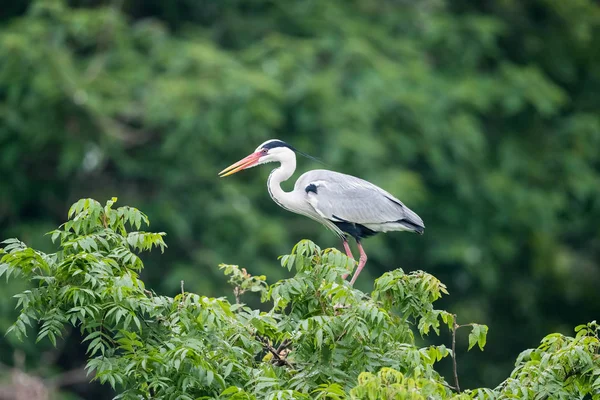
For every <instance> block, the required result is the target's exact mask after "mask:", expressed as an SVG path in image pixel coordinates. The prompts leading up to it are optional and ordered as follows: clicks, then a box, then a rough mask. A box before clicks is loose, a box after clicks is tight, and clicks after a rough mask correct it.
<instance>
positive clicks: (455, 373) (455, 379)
mask: <svg viewBox="0 0 600 400" xmlns="http://www.w3.org/2000/svg"><path fill="white" fill-rule="evenodd" d="M453 317H454V321H453V323H452V369H453V371H454V384H455V386H456V391H457V392H458V393H460V385H459V384H458V370H457V366H456V330H457V329H458V328H460V325H458V324H457V323H456V314H453Z"/></svg>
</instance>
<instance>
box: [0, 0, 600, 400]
mask: <svg viewBox="0 0 600 400" xmlns="http://www.w3.org/2000/svg"><path fill="white" fill-rule="evenodd" d="M4 3H6V4H5V5H3V7H2V13H0V60H2V62H0V177H1V178H0V237H2V238H4V237H19V238H20V239H22V240H23V241H25V242H27V244H28V245H29V246H31V247H33V248H36V249H41V250H44V251H48V252H51V251H53V250H51V247H50V245H49V241H47V240H45V239H44V237H43V235H42V234H43V233H45V232H47V231H49V230H51V229H53V228H54V227H55V226H57V225H58V224H59V223H60V222H62V221H63V219H64V211H65V209H67V208H68V206H69V205H70V204H71V203H73V202H74V201H75V200H77V199H79V198H81V197H94V198H99V199H104V198H110V196H111V195H112V194H113V193H119V195H120V198H121V200H125V201H126V203H127V204H132V205H136V206H137V207H138V208H140V209H142V210H144V211H145V212H147V213H148V215H152V223H153V227H155V230H158V231H166V232H168V233H169V238H170V240H169V246H170V247H169V251H167V252H165V254H164V255H160V253H159V252H154V253H153V254H152V255H150V256H147V257H146V258H145V260H144V265H145V267H146V268H145V269H144V273H145V276H144V281H145V282H146V283H147V284H148V285H149V286H150V285H151V286H152V287H153V288H154V289H155V290H157V291H158V292H160V293H169V294H173V293H176V291H178V290H179V286H180V282H179V281H180V279H181V278H183V279H185V281H186V288H187V290H190V291H194V292H199V293H205V294H208V295H210V296H219V295H221V294H222V293H224V292H225V290H226V289H225V284H226V283H225V281H226V279H223V276H222V275H221V274H220V271H219V270H216V269H215V268H214V266H215V265H218V264H219V263H221V262H223V261H225V260H226V258H228V257H229V256H230V255H232V254H235V260H229V262H230V263H235V264H240V265H243V266H245V267H246V268H248V270H252V271H253V272H254V273H256V272H257V271H256V269H257V268H260V270H259V271H260V273H259V274H265V275H266V276H268V277H269V279H270V280H271V282H270V283H272V282H274V281H277V280H279V279H281V278H283V277H286V276H287V274H288V272H287V271H286V270H285V269H283V268H279V266H278V265H277V263H274V262H273V260H274V259H275V257H277V256H278V255H280V254H284V253H286V252H287V251H288V250H289V249H290V248H291V247H292V246H293V244H294V243H296V242H298V241H299V240H300V239H301V238H308V237H310V238H311V239H313V240H314V241H315V242H316V243H319V244H321V245H322V246H323V247H331V246H335V245H337V242H336V241H337V239H336V238H335V237H334V236H331V234H330V233H329V232H327V231H326V230H325V229H322V228H321V227H319V226H318V225H316V224H315V223H314V221H311V220H308V219H305V218H303V217H299V216H295V215H292V214H290V213H287V212H285V211H282V210H280V209H279V208H278V206H277V205H276V204H274V203H272V202H270V201H269V200H268V195H267V194H266V190H265V180H266V175H267V174H268V171H267V169H268V168H267V167H265V168H264V169H261V170H254V171H252V172H251V173H247V174H244V175H241V176H240V177H239V179H234V180H229V181H227V182H223V181H218V180H216V178H215V176H216V173H217V172H218V171H219V170H220V169H222V168H223V167H225V166H226V165H228V164H229V163H230V161H231V160H233V159H238V158H240V157H241V156H243V155H245V154H247V153H248V152H249V151H250V150H252V149H254V148H255V147H256V145H257V144H258V143H261V142H263V141H264V140H266V139H269V138H273V137H278V138H281V139H283V140H285V141H287V142H289V143H291V144H293V145H294V146H295V147H297V148H299V149H301V150H302V151H305V152H307V153H309V154H311V155H314V156H316V157H318V158H320V159H322V160H323V161H325V162H326V163H327V164H328V166H329V167H328V168H331V169H333V170H337V171H340V172H344V173H349V174H353V175H356V176H359V177H361V178H364V179H367V180H369V181H371V182H373V183H375V184H378V185H380V186H382V187H383V188H385V189H386V190H388V191H389V192H391V193H393V194H394V195H396V196H397V197H398V198H400V199H401V200H402V201H404V202H406V203H407V204H408V205H409V206H410V207H411V208H413V209H414V210H415V211H417V212H418V213H419V215H421V216H422V217H423V219H424V221H425V222H426V225H427V228H428V231H427V234H426V236H424V237H421V238H417V237H413V236H411V235H404V234H389V235H378V236H376V237H374V238H372V239H370V240H369V243H368V246H369V248H368V249H367V251H368V252H369V266H368V268H366V269H365V270H364V271H363V272H362V274H363V275H364V277H365V279H362V280H359V282H357V285H358V287H359V288H361V289H363V290H367V289H369V290H370V287H369V286H368V285H369V283H367V282H372V281H373V280H374V278H375V277H379V276H381V275H382V274H383V273H384V272H386V271H387V270H388V269H390V268H391V267H392V266H393V267H394V268H395V267H397V266H402V267H403V268H404V269H405V271H409V266H416V268H417V269H422V270H425V271H428V272H430V273H432V274H434V275H436V276H437V277H439V278H440V279H441V280H442V281H443V282H445V283H446V284H448V287H449V288H452V294H453V296H450V297H446V300H445V301H447V306H445V308H449V309H452V310H454V312H455V313H457V314H459V315H461V316H462V317H463V318H464V319H465V320H466V321H471V320H473V321H479V322H482V323H485V324H487V325H489V326H490V341H491V340H492V339H493V340H494V342H495V343H500V342H501V343H502V346H497V347H494V346H488V348H487V349H486V352H485V353H480V352H476V351H475V352H474V351H471V352H470V353H467V354H466V355H465V356H463V357H462V359H461V366H462V369H463V372H464V373H463V376H464V380H463V381H465V383H466V382H467V381H468V385H469V386H481V385H487V386H495V385H496V384H498V383H499V382H500V381H501V380H502V379H503V378H505V377H506V376H507V374H508V373H509V371H510V370H511V369H512V360H513V359H514V358H515V357H516V356H517V354H518V352H519V351H520V350H521V349H523V348H526V347H531V346H532V345H533V343H536V342H537V340H538V339H539V338H540V337H543V336H544V334H545V333H547V332H556V331H560V332H562V333H564V334H567V333H568V327H570V326H575V325H577V324H580V323H581V322H582V321H589V320H592V319H595V318H597V315H600V291H599V290H598V287H600V268H597V266H598V260H599V259H600V256H599V255H600V240H599V237H600V236H599V235H600V231H599V230H598V228H597V221H598V220H600V193H599V188H600V169H599V168H598V166H599V165H600V152H599V151H598V150H597V149H598V148H600V114H599V113H598V112H597V110H599V109H600V96H598V95H597V93H599V92H600V57H598V56H597V54H598V49H599V48H600V5H599V3H598V2H597V1H594V0H569V1H564V0H529V1H522V0H502V1H465V0H419V1H406V0H404V1H400V0H377V1H375V0H328V1H323V0H303V1H294V2H285V4H282V3H281V2H278V1H273V0H219V1H215V0H194V1H190V0H169V1H164V0H144V1H140V0H21V1H12V2H4ZM314 167H315V165H313V164H311V162H310V161H307V160H299V162H298V173H300V172H304V171H306V170H309V169H311V168H314ZM290 183H291V182H290ZM164 265H168V266H169V268H163V266H164ZM199 270H201V271H203V272H206V273H205V274H204V275H203V279H193V277H194V276H196V274H197V273H198V271H199ZM361 276H362V275H361ZM23 285H24V284H23ZM363 285H365V286H363ZM12 289H15V290H17V288H16V286H10V287H5V288H3V291H2V292H1V293H0V294H2V295H1V296H0V309H1V310H2V313H3V315H6V318H4V319H0V326H2V329H3V330H5V329H6V328H7V327H8V326H9V324H10V322H11V320H12V316H11V314H10V313H11V311H10V310H11V309H12V304H11V303H10V302H9V301H8V300H5V299H9V297H10V295H12V294H13V292H12ZM246 296H250V295H248V294H246ZM252 299H253V301H255V299H254V298H253V297H252ZM253 304H254V303H253ZM506 304H510V305H511V307H506V306H505V305H506ZM515 330H518V331H519V332H523V334H522V335H515V334H513V332H514V331H515ZM15 350H21V351H24V352H25V353H26V355H27V359H28V360H30V361H31V362H32V363H33V364H36V365H38V366H40V367H42V366H43V365H44V364H45V363H44V361H43V360H40V358H39V353H38V352H37V349H36V348H35V347H34V346H33V343H30V342H25V343H24V344H18V343H16V341H14V340H12V338H8V339H7V340H6V342H5V345H3V346H2V347H1V348H0V355H1V356H3V357H4V359H6V360H9V359H11V358H12V354H13V353H14V351H15ZM72 350H73V349H72V348H71V347H70V345H68V346H66V347H65V348H64V349H62V350H61V351H63V353H62V354H63V356H61V357H60V359H61V360H64V359H67V358H68V359H72V358H71V357H70V356H69V357H67V354H69V353H72ZM80 361H82V360H80ZM446 364H448V363H446ZM71 367H75V365H70V366H69V365H64V364H63V365H61V366H60V368H63V369H66V368H71ZM440 367H441V369H444V367H445V366H444V365H441V366H440ZM89 397H91V398H96V397H97V394H96V393H93V394H89Z"/></svg>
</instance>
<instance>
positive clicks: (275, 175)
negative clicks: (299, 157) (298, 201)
mask: <svg viewBox="0 0 600 400" xmlns="http://www.w3.org/2000/svg"><path fill="white" fill-rule="evenodd" d="M290 153H291V157H289V156H288V157H282V158H281V159H279V160H277V161H279V162H280V163H281V165H280V166H279V167H278V168H275V169H274V170H273V171H271V175H269V179H268V180H267V188H268V189H269V195H271V198H272V199H273V201H274V202H275V203H277V204H279V205H280V206H281V207H283V208H285V209H287V210H294V209H295V208H296V207H294V203H295V201H294V196H293V192H289V193H288V192H285V191H284V190H283V189H282V188H281V182H285V181H287V180H288V179H290V177H291V176H292V175H293V174H294V171H296V156H295V154H294V153H293V152H291V151H290Z"/></svg>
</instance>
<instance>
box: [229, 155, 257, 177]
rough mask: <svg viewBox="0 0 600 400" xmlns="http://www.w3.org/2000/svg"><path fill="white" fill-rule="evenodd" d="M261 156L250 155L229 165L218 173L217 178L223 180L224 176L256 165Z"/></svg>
mask: <svg viewBox="0 0 600 400" xmlns="http://www.w3.org/2000/svg"><path fill="white" fill-rule="evenodd" d="M262 155H263V154H261V153H260V152H256V153H252V154H250V155H249V156H248V157H246V158H243V159H241V160H240V161H238V162H236V163H235V164H231V165H230V166H229V167H227V168H225V169H224V170H223V171H221V172H219V176H220V177H221V178H224V177H226V176H229V175H233V174H235V173H236V172H239V171H241V170H243V169H246V168H248V167H251V166H253V165H256V163H258V160H259V158H260V157H261V156H262Z"/></svg>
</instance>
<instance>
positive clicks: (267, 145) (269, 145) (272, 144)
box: [259, 139, 327, 165]
mask: <svg viewBox="0 0 600 400" xmlns="http://www.w3.org/2000/svg"><path fill="white" fill-rule="evenodd" d="M276 147H287V148H288V149H290V150H292V151H293V152H295V153H298V154H300V155H301V156H303V157H306V158H308V159H311V160H313V161H316V162H318V163H320V164H323V165H327V164H325V163H324V162H323V161H321V160H319V159H318V158H316V157H313V156H311V155H310V154H307V153H305V152H303V151H300V150H298V149H296V148H295V147H294V146H292V145H290V144H288V143H286V142H284V141H283V140H279V139H271V140H267V141H266V142H264V143H263V144H261V145H260V146H259V148H260V149H273V148H276Z"/></svg>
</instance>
